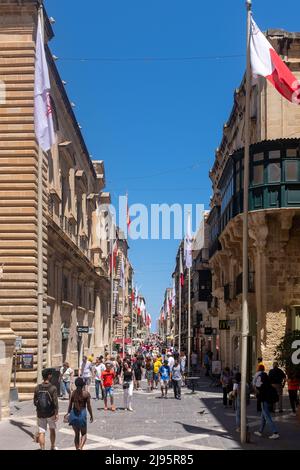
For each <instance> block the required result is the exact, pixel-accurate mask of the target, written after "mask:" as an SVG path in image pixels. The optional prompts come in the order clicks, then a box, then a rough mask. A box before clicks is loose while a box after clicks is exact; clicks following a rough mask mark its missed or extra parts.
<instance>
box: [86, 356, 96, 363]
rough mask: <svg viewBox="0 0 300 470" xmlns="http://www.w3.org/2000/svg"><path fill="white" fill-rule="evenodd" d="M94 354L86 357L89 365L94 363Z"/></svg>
mask: <svg viewBox="0 0 300 470" xmlns="http://www.w3.org/2000/svg"><path fill="white" fill-rule="evenodd" d="M94 357H95V356H94V354H91V355H90V356H89V357H88V361H89V362H90V363H91V364H94V362H95V359H94Z"/></svg>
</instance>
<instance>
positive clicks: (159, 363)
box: [153, 357, 162, 389]
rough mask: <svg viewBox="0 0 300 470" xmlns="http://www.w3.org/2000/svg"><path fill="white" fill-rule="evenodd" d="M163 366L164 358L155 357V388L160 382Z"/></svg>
mask: <svg viewBox="0 0 300 470" xmlns="http://www.w3.org/2000/svg"><path fill="white" fill-rule="evenodd" d="M161 366H162V358H161V357H157V358H156V359H154V365H153V371H154V382H155V389H157V388H158V382H159V369H160V368H161Z"/></svg>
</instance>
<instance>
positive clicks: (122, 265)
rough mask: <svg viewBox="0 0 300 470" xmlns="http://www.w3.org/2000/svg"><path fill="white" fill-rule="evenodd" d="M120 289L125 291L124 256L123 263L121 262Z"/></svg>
mask: <svg viewBox="0 0 300 470" xmlns="http://www.w3.org/2000/svg"><path fill="white" fill-rule="evenodd" d="M120 287H122V289H123V290H124V289H125V267H124V258H123V256H122V261H121V275H120Z"/></svg>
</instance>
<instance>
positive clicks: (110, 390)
mask: <svg viewBox="0 0 300 470" xmlns="http://www.w3.org/2000/svg"><path fill="white" fill-rule="evenodd" d="M103 392H104V398H108V397H111V398H112V397H113V396H114V389H113V387H105V388H104V390H103Z"/></svg>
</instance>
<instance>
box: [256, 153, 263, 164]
mask: <svg viewBox="0 0 300 470" xmlns="http://www.w3.org/2000/svg"><path fill="white" fill-rule="evenodd" d="M263 159H264V154H263V153H255V154H254V155H253V162H262V161H263Z"/></svg>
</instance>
